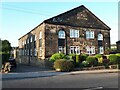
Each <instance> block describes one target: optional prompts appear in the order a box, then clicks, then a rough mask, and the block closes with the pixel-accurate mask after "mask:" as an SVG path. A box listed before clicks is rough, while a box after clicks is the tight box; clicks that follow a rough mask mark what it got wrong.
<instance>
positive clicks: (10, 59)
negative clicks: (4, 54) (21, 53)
mask: <svg viewBox="0 0 120 90" xmlns="http://www.w3.org/2000/svg"><path fill="white" fill-rule="evenodd" d="M8 62H9V63H10V65H11V67H16V66H17V65H16V61H15V59H14V58H9V60H8Z"/></svg>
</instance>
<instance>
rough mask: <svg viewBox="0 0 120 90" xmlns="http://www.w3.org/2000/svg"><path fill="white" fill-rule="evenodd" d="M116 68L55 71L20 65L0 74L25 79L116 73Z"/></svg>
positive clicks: (4, 77)
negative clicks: (12, 70) (11, 70)
mask: <svg viewBox="0 0 120 90" xmlns="http://www.w3.org/2000/svg"><path fill="white" fill-rule="evenodd" d="M119 71H120V70H118V69H104V70H91V71H90V70H89V71H72V72H56V71H54V70H51V69H48V68H40V67H34V66H26V65H20V66H17V68H16V69H15V70H14V72H10V73H7V74H2V80H9V79H25V78H40V77H51V76H58V75H74V74H87V73H88V74H92V73H94V74H95V73H96V74H97V73H118V72H119Z"/></svg>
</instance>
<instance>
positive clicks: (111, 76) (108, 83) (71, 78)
mask: <svg viewBox="0 0 120 90" xmlns="http://www.w3.org/2000/svg"><path fill="white" fill-rule="evenodd" d="M2 87H3V88H92V87H95V88H96V87H98V88H100V87H103V88H118V73H99V74H75V75H74V74H73V75H58V76H51V77H40V78H29V79H16V80H3V82H2Z"/></svg>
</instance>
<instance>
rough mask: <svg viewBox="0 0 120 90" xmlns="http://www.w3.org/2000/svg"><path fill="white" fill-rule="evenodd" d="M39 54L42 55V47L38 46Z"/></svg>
mask: <svg viewBox="0 0 120 90" xmlns="http://www.w3.org/2000/svg"><path fill="white" fill-rule="evenodd" d="M40 56H42V47H40Z"/></svg>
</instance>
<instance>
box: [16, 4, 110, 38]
mask: <svg viewBox="0 0 120 90" xmlns="http://www.w3.org/2000/svg"><path fill="white" fill-rule="evenodd" d="M43 23H49V24H55V25H66V26H73V27H82V28H93V29H103V30H111V29H110V27H108V26H107V25H106V24H105V23H104V22H102V21H101V20H100V19H99V18H98V17H96V16H95V15H94V14H93V13H92V12H91V11H89V10H88V9H87V8H86V7H85V6H84V5H81V6H79V7H76V8H74V9H72V10H69V11H67V12H64V13H62V14H59V15H57V16H54V17H52V18H50V19H47V20H44V21H43V22H42V23H40V24H39V25H38V26H40V25H41V24H43ZM38 26H36V27H35V28H34V29H32V30H31V31H33V30H35V29H36V28H37V27H38ZM31 31H30V32H31ZM30 32H28V33H27V34H29V33H30ZM27 34H25V35H27ZM25 35H23V36H22V37H24V36H25ZM22 37H20V38H19V39H18V40H20V39H21V38H22Z"/></svg>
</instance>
